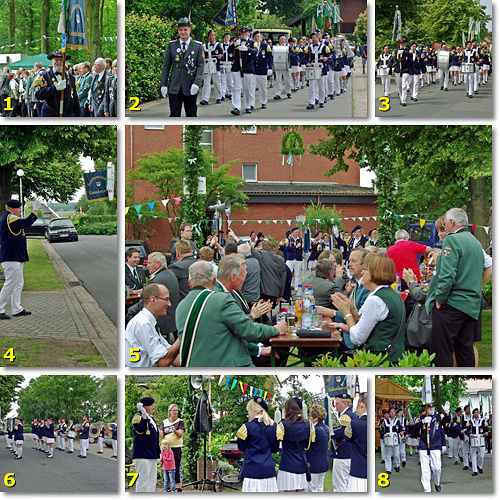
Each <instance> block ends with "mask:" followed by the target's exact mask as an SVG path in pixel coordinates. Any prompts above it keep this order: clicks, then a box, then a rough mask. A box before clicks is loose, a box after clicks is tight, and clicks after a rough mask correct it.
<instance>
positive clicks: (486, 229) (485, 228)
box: [483, 226, 490, 234]
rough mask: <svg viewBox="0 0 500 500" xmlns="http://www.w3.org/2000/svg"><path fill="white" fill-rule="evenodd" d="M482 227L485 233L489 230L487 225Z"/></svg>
mask: <svg viewBox="0 0 500 500" xmlns="http://www.w3.org/2000/svg"><path fill="white" fill-rule="evenodd" d="M483 229H484V232H485V233H486V234H488V233H489V232H490V228H489V227H488V226H483Z"/></svg>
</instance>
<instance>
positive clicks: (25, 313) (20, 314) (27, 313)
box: [12, 309, 31, 318]
mask: <svg viewBox="0 0 500 500" xmlns="http://www.w3.org/2000/svg"><path fill="white" fill-rule="evenodd" d="M12 316H14V317H15V318H17V317H18V316H31V312H30V311H27V310H26V309H23V310H22V311H21V312H18V313H16V314H13V315H12Z"/></svg>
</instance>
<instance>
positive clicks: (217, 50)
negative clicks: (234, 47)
mask: <svg viewBox="0 0 500 500" xmlns="http://www.w3.org/2000/svg"><path fill="white" fill-rule="evenodd" d="M209 48H210V49H211V52H212V57H213V58H215V59H217V71H220V62H221V59H219V58H218V57H217V56H219V55H220V56H222V54H223V52H224V50H223V48H222V46H221V44H220V43H219V42H214V43H210V42H207V43H204V44H203V52H204V53H205V57H206V58H208V49H209Z"/></svg>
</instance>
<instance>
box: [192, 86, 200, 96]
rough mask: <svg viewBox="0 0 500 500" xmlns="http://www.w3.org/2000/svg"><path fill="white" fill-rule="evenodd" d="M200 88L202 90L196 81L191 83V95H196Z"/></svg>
mask: <svg viewBox="0 0 500 500" xmlns="http://www.w3.org/2000/svg"><path fill="white" fill-rule="evenodd" d="M198 90H200V86H199V85H196V83H193V84H192V85H191V95H196V94H197V93H198Z"/></svg>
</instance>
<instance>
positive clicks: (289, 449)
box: [278, 420, 316, 474]
mask: <svg viewBox="0 0 500 500" xmlns="http://www.w3.org/2000/svg"><path fill="white" fill-rule="evenodd" d="M278 439H279V440H281V441H283V445H282V448H281V460H280V466H279V469H280V470H284V471H286V472H291V473H293V474H305V472H306V466H305V462H306V451H307V449H308V448H310V445H311V444H312V443H313V442H314V441H315V440H316V432H315V430H314V427H313V425H312V423H311V422H309V421H306V422H304V421H302V420H297V421H296V422H292V421H291V420H282V421H281V422H280V423H279V424H278Z"/></svg>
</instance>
